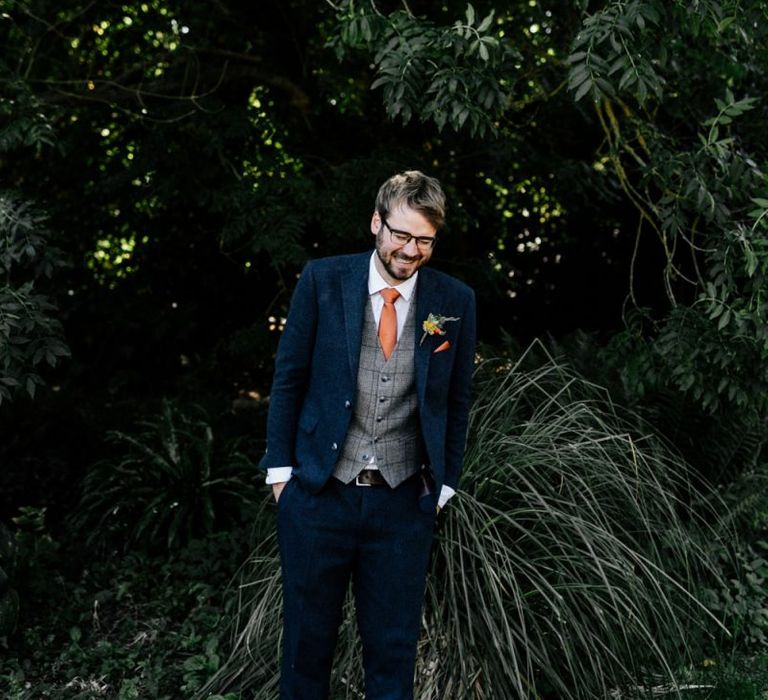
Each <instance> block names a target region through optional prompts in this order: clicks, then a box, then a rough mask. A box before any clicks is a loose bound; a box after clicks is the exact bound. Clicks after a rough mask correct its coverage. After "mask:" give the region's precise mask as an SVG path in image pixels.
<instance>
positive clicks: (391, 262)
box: [376, 227, 424, 282]
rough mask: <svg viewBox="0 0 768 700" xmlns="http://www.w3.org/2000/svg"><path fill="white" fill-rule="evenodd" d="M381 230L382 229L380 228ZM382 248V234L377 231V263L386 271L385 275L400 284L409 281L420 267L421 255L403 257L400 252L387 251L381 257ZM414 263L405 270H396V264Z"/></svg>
mask: <svg viewBox="0 0 768 700" xmlns="http://www.w3.org/2000/svg"><path fill="white" fill-rule="evenodd" d="M382 228H383V227H382ZM383 247H384V232H383V230H382V231H379V233H378V234H377V236H376V257H378V259H379V261H380V262H381V264H382V266H383V267H384V269H385V270H386V271H387V274H388V275H389V276H390V277H391V278H392V279H395V280H400V281H401V282H403V281H405V280H407V279H410V278H411V277H413V275H414V273H415V272H416V270H418V269H419V268H420V267H421V264H422V260H423V259H424V256H423V255H416V256H410V255H405V254H404V253H403V252H402V251H400V250H395V251H389V253H388V254H387V251H385V252H384V254H383V255H382V248H383ZM398 262H400V263H414V264H410V265H408V267H406V268H404V269H403V268H400V269H398V268H396V267H395V264H396V263H398Z"/></svg>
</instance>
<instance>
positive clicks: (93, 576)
mask: <svg viewBox="0 0 768 700" xmlns="http://www.w3.org/2000/svg"><path fill="white" fill-rule="evenodd" d="M69 541H70V542H74V541H76V540H74V539H70V540H69ZM250 541H251V533H250V531H249V530H248V529H236V530H231V531H229V532H226V533H216V534H212V535H209V536H207V537H206V538H203V539H200V540H194V541H191V542H189V543H188V544H187V545H186V546H184V547H183V548H180V549H178V550H177V551H175V552H174V553H173V554H172V555H171V556H169V555H168V554H163V555H159V556H157V557H152V556H149V555H147V554H146V553H131V554H128V555H124V556H120V557H114V558H111V559H106V560H99V559H96V560H89V561H87V562H85V563H81V562H80V561H79V556H80V554H81V553H80V552H78V551H77V550H76V549H75V550H71V549H68V548H63V547H61V546H59V545H58V543H56V544H57V546H58V548H57V550H56V554H55V555H54V556H53V557H52V559H50V560H45V561H43V560H35V559H34V558H32V559H29V560H28V562H29V567H28V569H27V574H28V575H30V576H31V577H32V578H33V579H42V578H47V579H49V580H50V577H51V571H54V570H55V571H57V572H59V573H58V575H57V579H56V582H55V586H53V587H49V588H48V589H47V590H45V589H43V588H40V589H38V590H34V591H32V590H28V591H27V594H26V596H25V598H24V602H23V607H24V616H25V626H24V629H23V631H21V632H20V633H18V634H17V635H16V636H15V637H14V638H13V639H12V640H11V641H12V644H11V646H10V648H9V649H7V650H4V651H6V652H8V653H5V654H4V655H3V657H2V658H0V695H2V697H3V698H8V699H9V700H33V699H34V700H36V699H37V698H41V697H54V698H75V697H82V698H85V697H102V696H103V697H113V698H120V699H125V700H128V699H134V698H136V699H143V698H157V699H158V700H161V699H164V700H170V699H171V698H189V697H192V695H193V694H194V693H195V692H196V691H197V690H198V689H199V687H200V686H201V685H202V683H203V681H204V680H205V677H206V676H207V675H209V674H210V673H211V672H212V671H214V670H215V669H216V668H217V664H218V661H217V656H218V655H219V654H220V652H219V651H218V649H219V648H220V647H221V645H222V644H223V642H224V640H225V638H226V634H227V630H228V628H229V621H230V616H231V613H232V610H231V602H230V601H228V600H226V599H225V597H224V591H225V590H226V588H227V584H228V582H229V581H230V579H231V577H232V576H233V575H234V573H235V571H236V570H237V568H238V566H239V564H240V562H241V561H242V559H243V558H244V557H245V556H246V553H247V549H248V547H249V546H250ZM49 556H50V555H49ZM73 556H74V557H75V561H77V562H78V563H77V566H74V567H73V561H72V558H73ZM219 700H235V697H234V696H232V695H227V696H219Z"/></svg>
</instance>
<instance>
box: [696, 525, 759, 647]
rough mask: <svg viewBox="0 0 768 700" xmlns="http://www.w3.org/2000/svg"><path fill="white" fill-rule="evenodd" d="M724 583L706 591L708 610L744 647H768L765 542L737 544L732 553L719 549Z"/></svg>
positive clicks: (739, 644)
mask: <svg viewBox="0 0 768 700" xmlns="http://www.w3.org/2000/svg"><path fill="white" fill-rule="evenodd" d="M720 557H721V568H722V571H723V580H724V581H727V582H728V583H727V584H724V585H722V586H721V587H719V588H713V589H709V590H708V591H706V595H707V598H708V601H707V604H708V607H709V608H710V610H712V611H714V612H715V613H717V614H718V615H719V616H720V618H721V619H722V621H723V623H724V624H725V625H726V626H727V627H728V628H729V629H730V630H732V631H733V634H734V638H735V639H736V640H737V643H738V646H739V647H741V648H742V649H743V650H745V651H752V650H757V651H764V650H765V649H766V647H768V587H767V586H766V584H767V583H768V560H767V559H766V557H768V542H765V541H764V540H758V541H757V542H756V543H755V544H754V545H736V551H735V556H731V553H730V552H728V553H727V552H721V553H720Z"/></svg>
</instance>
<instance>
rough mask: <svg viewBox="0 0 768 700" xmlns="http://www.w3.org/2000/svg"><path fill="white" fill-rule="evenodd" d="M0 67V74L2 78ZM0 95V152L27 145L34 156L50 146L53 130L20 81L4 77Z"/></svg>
mask: <svg viewBox="0 0 768 700" xmlns="http://www.w3.org/2000/svg"><path fill="white" fill-rule="evenodd" d="M4 68H5V66H0V77H5V70H4ZM4 87H5V90H6V93H5V96H3V97H0V123H2V127H0V153H8V152H9V151H12V150H14V149H16V148H24V147H27V146H31V147H33V148H34V149H35V153H36V154H37V156H40V155H41V154H42V151H43V148H44V147H45V146H53V145H54V131H53V125H52V124H51V122H50V120H49V118H48V116H47V115H46V113H45V111H44V109H43V107H42V105H41V104H40V102H39V100H38V99H37V97H36V96H35V95H34V93H33V92H32V91H31V90H30V87H29V85H28V84H27V83H26V82H24V81H23V80H14V79H10V80H6V81H5V85H4Z"/></svg>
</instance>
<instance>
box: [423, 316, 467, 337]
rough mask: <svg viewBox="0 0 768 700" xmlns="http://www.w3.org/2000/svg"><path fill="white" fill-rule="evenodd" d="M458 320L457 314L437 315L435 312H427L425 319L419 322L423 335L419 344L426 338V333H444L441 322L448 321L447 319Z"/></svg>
mask: <svg viewBox="0 0 768 700" xmlns="http://www.w3.org/2000/svg"><path fill="white" fill-rule="evenodd" d="M458 320H459V317H458V316H438V315H437V314H429V316H427V320H426V321H424V323H422V324H421V327H422V328H423V329H424V335H422V336H421V340H420V341H419V345H421V344H422V343H423V342H424V341H425V340H426V338H427V336H428V335H445V329H444V328H443V324H444V323H448V321H458Z"/></svg>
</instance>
